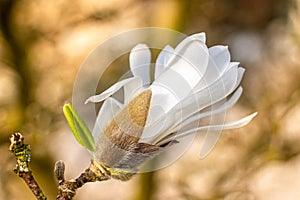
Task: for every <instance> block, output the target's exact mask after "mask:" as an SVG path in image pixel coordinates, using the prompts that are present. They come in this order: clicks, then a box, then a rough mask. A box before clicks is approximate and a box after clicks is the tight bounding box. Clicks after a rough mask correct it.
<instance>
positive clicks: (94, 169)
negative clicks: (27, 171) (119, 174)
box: [54, 161, 111, 200]
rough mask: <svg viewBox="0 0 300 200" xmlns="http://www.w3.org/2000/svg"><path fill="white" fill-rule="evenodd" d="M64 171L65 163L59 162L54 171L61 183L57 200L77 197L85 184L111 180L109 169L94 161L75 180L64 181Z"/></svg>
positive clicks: (69, 199) (68, 199)
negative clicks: (79, 189) (77, 193)
mask: <svg viewBox="0 0 300 200" xmlns="http://www.w3.org/2000/svg"><path fill="white" fill-rule="evenodd" d="M64 169H65V165H64V163H63V162H62V161H57V162H56V164H55V170H54V173H55V176H56V178H57V179H58V181H59V186H58V196H57V198H56V199H57V200H71V199H72V198H73V197H74V196H75V194H76V190H77V189H78V188H80V187H82V186H83V185H84V184H85V183H88V182H95V181H105V180H108V179H110V178H111V175H110V172H109V171H108V170H107V168H106V167H105V166H104V165H102V164H100V163H97V162H94V161H92V163H91V165H90V167H89V168H88V169H86V170H85V171H84V172H83V173H82V174H81V175H80V176H79V177H78V178H76V179H75V180H74V179H71V180H64Z"/></svg>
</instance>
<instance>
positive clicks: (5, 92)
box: [0, 0, 300, 200]
mask: <svg viewBox="0 0 300 200" xmlns="http://www.w3.org/2000/svg"><path fill="white" fill-rule="evenodd" d="M299 9H300V1H299V0H294V1H292V0H290V1H289V0H198V1H197V0H191V1H179V0H177V1H176V0H162V1H159V0H152V1H151V0H147V1H146V0H144V1H138V0H122V1H121V0H111V1H99V0H91V1H88V0H74V1H67V0H57V1H48V0H31V1H29V0H27V1H25V0H0V14H1V15H0V20H1V22H0V23H1V24H0V199H3V200H4V199H8V200H14V199H34V197H33V195H32V194H31V193H30V191H29V189H28V188H26V186H25V184H24V183H23V181H22V180H21V179H19V178H18V177H17V176H16V175H15V174H14V173H13V172H12V169H13V167H14V162H15V161H14V158H13V157H12V155H11V154H10V153H9V151H8V146H9V137H10V135H11V134H12V133H14V132H16V131H21V132H22V133H23V134H24V136H25V138H26V142H27V143H29V144H31V147H32V154H33V155H32V168H33V170H34V173H35V175H36V177H37V179H38V181H39V182H40V185H41V186H42V188H43V189H44V190H45V192H46V194H47V195H48V197H49V199H54V198H55V196H56V187H57V183H56V181H55V179H54V176H53V172H52V171H53V166H54V163H55V161H56V160H58V159H62V160H64V161H65V162H66V176H67V178H75V177H76V176H77V175H78V174H79V173H80V172H81V171H83V170H84V169H85V168H86V167H87V166H88V165H89V159H90V157H89V155H88V153H87V152H86V150H85V149H83V148H82V147H81V146H80V145H79V144H77V142H76V141H75V139H74V138H73V136H72V134H71V131H70V130H69V129H68V126H67V124H66V122H65V120H64V118H63V115H62V106H63V104H64V103H65V102H70V101H71V98H72V89H73V83H74V80H75V78H76V73H77V71H78V69H79V67H80V64H81V63H82V62H83V60H84V59H85V58H86V57H87V55H88V54H89V52H90V51H91V50H93V48H95V47H96V46H97V45H98V44H99V43H101V42H102V41H104V40H105V39H108V38H109V37H110V36H112V35H114V34H118V33H120V32H122V31H127V30H130V29H133V28H138V27H146V26H156V27H164V28H170V29H174V30H177V31H180V32H182V33H185V34H187V35H190V34H193V33H196V32H202V31H205V32H206V33H207V41H208V42H207V43H208V46H211V45H215V44H223V45H229V49H230V51H231V54H232V60H234V61H240V62H241V65H242V66H244V67H245V68H246V69H247V71H246V74H245V77H244V79H243V82H242V85H243V87H244V94H243V96H242V98H241V100H240V101H239V103H238V104H237V105H236V106H235V107H234V108H233V109H232V110H231V112H230V115H229V118H230V119H237V118H238V117H240V116H244V115H246V114H249V113H251V112H254V111H258V112H259V115H258V116H257V117H256V118H255V119H254V121H252V122H251V123H250V125H248V126H246V127H244V128H242V129H238V130H234V131H227V132H224V133H223V135H222V137H221V139H220V140H219V142H218V144H217V145H216V147H215V148H214V150H213V152H212V153H211V154H210V155H209V156H208V157H207V158H206V159H204V160H199V159H198V153H199V149H200V148H199V145H197V144H198V143H200V142H199V141H196V142H195V144H194V145H193V146H192V148H191V149H189V150H188V152H186V154H185V155H184V156H183V157H182V158H181V159H179V160H178V161H177V162H176V163H174V164H173V165H171V166H169V167H167V168H165V169H163V170H160V171H157V172H155V173H148V174H144V175H138V176H136V177H134V178H133V179H132V180H130V181H129V182H125V183H124V182H119V181H114V180H112V181H107V182H102V183H91V184H87V185H85V186H84V187H83V188H82V189H80V190H79V191H78V194H77V196H76V198H75V199H78V200H79V199H89V200H102V199H103V200H104V199H125V200H126V199H136V200H139V199H158V200H162V199H166V198H169V199H175V200H181V199H190V200H200V199H201V200H202V199H207V200H208V199H226V200H232V199H272V200H274V199H298V198H299V197H300V190H299V186H300V156H299V153H300V123H299V122H300V101H299V100H300V59H299V58H300V49H299V44H300V10H299ZM117 73H118V72H115V71H112V72H111V74H110V76H111V77H114V76H116V74H117ZM110 84H111V83H109V84H108V85H110ZM108 85H106V86H105V87H107V86H108ZM103 89H105V88H102V90H103Z"/></svg>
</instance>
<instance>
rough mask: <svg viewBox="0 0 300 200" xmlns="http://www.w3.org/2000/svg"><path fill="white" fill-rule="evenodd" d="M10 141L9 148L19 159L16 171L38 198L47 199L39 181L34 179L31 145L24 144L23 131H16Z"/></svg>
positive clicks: (39, 199) (40, 199)
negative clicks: (30, 164)
mask: <svg viewBox="0 0 300 200" xmlns="http://www.w3.org/2000/svg"><path fill="white" fill-rule="evenodd" d="M10 142H11V144H10V147H9V150H10V151H11V152H12V153H13V154H14V156H15V157H16V159H17V163H16V167H15V169H14V172H15V173H16V174H17V175H18V176H19V177H21V178H22V179H23V180H24V181H25V183H26V184H27V186H28V187H29V189H30V190H31V191H32V193H33V194H34V195H35V196H36V198H37V199H38V200H45V199H47V197H46V195H45V194H44V193H43V191H42V190H41V188H40V187H39V185H38V183H37V182H36V180H35V179H34V177H33V175H32V171H31V169H30V167H29V162H30V158H31V153H30V146H29V145H28V144H24V137H23V136H22V134H21V133H14V134H13V135H12V137H11V138H10Z"/></svg>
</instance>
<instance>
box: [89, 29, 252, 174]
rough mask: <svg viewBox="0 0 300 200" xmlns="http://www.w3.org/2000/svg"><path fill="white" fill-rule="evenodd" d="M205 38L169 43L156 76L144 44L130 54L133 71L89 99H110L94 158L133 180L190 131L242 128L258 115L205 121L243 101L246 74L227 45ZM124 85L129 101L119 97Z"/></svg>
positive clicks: (96, 133)
mask: <svg viewBox="0 0 300 200" xmlns="http://www.w3.org/2000/svg"><path fill="white" fill-rule="evenodd" d="M205 40H206V39H205V34H204V33H199V34H195V35H192V36H190V37H187V38H186V39H184V40H183V41H182V42H181V43H179V44H178V45H177V47H176V48H175V49H174V48H172V47H170V46H166V47H165V48H164V49H163V50H162V51H161V53H160V54H159V55H158V57H157V60H156V63H155V73H154V80H153V81H151V75H150V62H151V53H150V50H149V48H148V47H147V45H145V44H138V45H137V46H135V47H134V48H133V49H132V50H131V53H130V57H129V61H130V70H131V72H132V74H133V77H131V78H128V79H125V80H121V81H119V82H117V83H115V84H114V85H113V86H111V87H110V88H108V89H107V90H105V91H104V92H102V93H101V94H99V95H95V96H91V97H90V98H88V99H87V101H86V103H88V102H93V103H97V102H101V101H104V103H103V105H102V107H101V109H100V111H99V113H98V116H97V119H96V122H95V125H94V128H93V131H92V139H90V140H91V147H90V148H89V149H90V151H91V153H92V157H93V160H94V162H96V163H99V164H100V165H101V166H105V167H107V168H108V169H110V173H111V176H112V177H113V178H116V179H121V180H128V179H129V178H130V177H131V175H132V174H134V173H136V172H137V171H138V168H139V166H140V165H141V164H143V163H144V162H145V161H146V160H148V159H149V158H152V157H153V156H155V155H157V154H159V153H161V152H162V151H163V150H164V149H166V148H168V146H174V145H177V144H178V142H180V138H183V137H185V136H187V135H189V134H192V133H198V132H202V131H207V130H210V131H222V130H228V129H235V128H240V127H242V126H244V125H246V124H247V123H249V122H250V121H251V120H252V118H253V117H254V116H255V115H256V113H253V114H251V115H249V116H246V117H244V118H242V119H239V120H237V121H234V122H230V123H223V121H222V122H220V124H208V125H204V126H203V125H201V126H199V123H198V122H201V121H202V119H203V118H205V117H213V116H215V115H218V114H220V113H222V112H223V113H224V112H226V110H227V109H228V108H230V107H232V106H233V105H234V104H235V103H236V102H237V100H238V99H239V97H240V96H241V94H242V87H241V86H239V85H240V82H241V79H242V77H243V74H244V68H242V67H239V63H238V62H230V53H229V51H228V48H227V47H226V46H213V47H210V48H207V46H206V44H205ZM121 89H123V93H124V98H123V101H120V100H118V99H117V98H115V97H114V94H115V93H116V92H118V91H119V90H121Z"/></svg>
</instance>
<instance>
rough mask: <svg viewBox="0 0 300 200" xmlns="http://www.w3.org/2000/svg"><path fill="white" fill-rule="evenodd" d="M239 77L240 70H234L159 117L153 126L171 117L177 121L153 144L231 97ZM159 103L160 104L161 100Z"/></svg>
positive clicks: (168, 125) (166, 127)
mask: <svg viewBox="0 0 300 200" xmlns="http://www.w3.org/2000/svg"><path fill="white" fill-rule="evenodd" d="M237 77H238V70H237V69H236V68H232V69H230V70H229V71H227V72H226V73H225V74H224V75H223V76H222V77H221V78H220V79H218V81H216V82H215V83H213V84H212V85H211V86H210V87H206V88H204V89H203V90H201V91H199V92H197V93H196V94H194V95H191V96H189V97H187V98H186V99H184V100H183V101H180V102H179V103H178V104H177V105H176V106H173V107H172V109H171V110H169V111H168V110H166V113H167V114H165V115H161V116H160V117H158V118H157V119H156V121H155V122H153V124H152V126H156V125H157V124H159V121H168V120H166V118H169V116H172V117H173V118H174V117H175V119H176V120H174V121H172V124H166V125H165V126H164V129H162V131H161V133H162V134H161V135H158V136H157V137H156V138H153V139H152V140H151V142H152V143H155V142H156V141H158V139H160V138H164V137H166V134H169V132H168V131H167V130H168V129H169V128H171V127H170V126H172V127H173V126H176V125H178V124H180V123H181V122H182V121H184V120H186V119H187V118H188V117H190V116H191V115H193V114H195V113H196V112H199V111H200V110H202V109H203V108H205V107H207V106H210V105H213V104H214V103H216V102H218V101H220V100H222V99H224V98H226V97H227V96H228V95H230V94H231V93H232V92H233V91H234V90H235V87H236V81H237ZM157 101H158V102H159V100H157Z"/></svg>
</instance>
